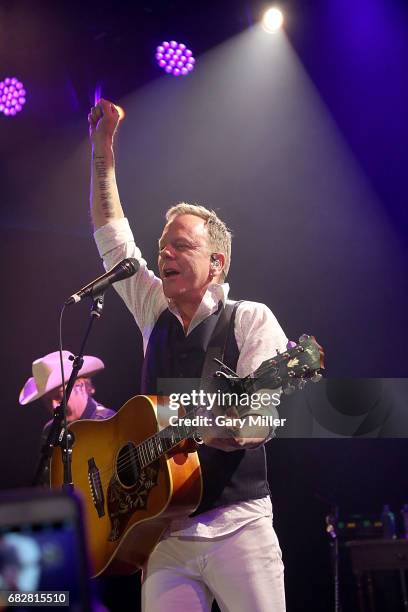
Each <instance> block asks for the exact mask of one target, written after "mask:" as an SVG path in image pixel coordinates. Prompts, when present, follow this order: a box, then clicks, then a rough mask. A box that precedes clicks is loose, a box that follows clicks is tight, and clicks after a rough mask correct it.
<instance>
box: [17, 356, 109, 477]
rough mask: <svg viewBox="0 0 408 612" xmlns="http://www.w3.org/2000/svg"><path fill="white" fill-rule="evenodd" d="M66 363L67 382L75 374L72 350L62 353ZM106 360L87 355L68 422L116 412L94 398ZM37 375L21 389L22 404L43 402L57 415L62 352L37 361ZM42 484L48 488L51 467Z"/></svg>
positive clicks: (64, 363)
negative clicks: (95, 376) (95, 381)
mask: <svg viewBox="0 0 408 612" xmlns="http://www.w3.org/2000/svg"><path fill="white" fill-rule="evenodd" d="M62 363H63V367H64V380H65V382H67V381H68V379H69V377H70V375H71V371H72V363H73V356H72V355H71V353H70V352H69V351H62ZM104 367H105V366H104V364H103V361H101V360H100V359H98V357H92V356H91V355H85V356H84V363H83V365H82V368H81V369H80V371H79V374H78V378H77V379H76V381H75V384H74V387H73V389H72V392H71V396H70V398H69V400H68V404H67V422H68V423H71V422H72V421H77V420H78V419H94V420H99V419H108V418H109V417H111V416H113V415H114V414H115V412H114V411H113V410H110V409H109V408H105V406H102V405H101V404H99V402H97V401H96V400H95V399H94V398H93V397H92V396H93V394H94V393H95V388H94V386H93V384H92V380H91V376H92V375H93V374H96V372H99V370H103V368H104ZM32 372H33V375H32V376H31V377H30V378H29V379H28V380H27V381H26V383H25V385H24V387H23V388H22V389H21V392H20V396H19V403H20V404H21V405H22V406H25V405H26V404H30V403H31V402H34V401H35V400H38V399H41V401H42V403H43V404H44V406H46V407H47V408H48V410H49V411H50V412H53V410H55V409H56V408H57V407H58V406H59V405H60V403H61V402H62V377H61V366H60V357H59V351H55V352H54V353H49V354H48V355H45V356H44V357H40V358H39V359H36V360H35V361H33V366H32ZM50 425H51V421H48V422H47V423H46V424H45V426H44V429H43V432H42V436H41V445H42V446H43V445H44V443H45V441H46V439H47V434H48V430H49V427H50ZM40 481H41V482H39V484H43V485H45V486H47V485H48V484H49V476H48V466H47V467H46V468H45V471H44V473H43V474H42V476H41V478H40Z"/></svg>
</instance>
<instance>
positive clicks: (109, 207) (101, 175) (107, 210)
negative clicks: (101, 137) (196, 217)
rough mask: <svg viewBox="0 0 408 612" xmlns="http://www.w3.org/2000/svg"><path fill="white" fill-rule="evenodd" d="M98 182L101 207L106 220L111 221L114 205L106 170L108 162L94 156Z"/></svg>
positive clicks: (101, 157)
mask: <svg viewBox="0 0 408 612" xmlns="http://www.w3.org/2000/svg"><path fill="white" fill-rule="evenodd" d="M93 159H94V164H95V173H96V180H97V184H98V188H99V197H100V200H101V206H102V210H103V213H104V216H105V218H106V219H111V218H112V217H113V216H114V214H113V210H114V203H113V199H112V194H111V192H110V190H109V187H110V181H109V180H108V171H107V169H106V160H105V158H104V157H103V156H96V155H95V156H94V158H93Z"/></svg>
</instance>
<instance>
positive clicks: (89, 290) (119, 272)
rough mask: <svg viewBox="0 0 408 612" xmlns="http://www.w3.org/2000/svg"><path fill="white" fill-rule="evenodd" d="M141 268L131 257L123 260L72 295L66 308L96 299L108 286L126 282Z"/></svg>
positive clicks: (66, 303)
mask: <svg viewBox="0 0 408 612" xmlns="http://www.w3.org/2000/svg"><path fill="white" fill-rule="evenodd" d="M139 267H140V264H139V262H138V261H137V259H135V258H134V257H129V258H128V259H123V260H122V261H120V262H119V263H118V264H116V266H114V267H113V268H112V269H111V270H109V271H108V272H105V274H102V276H99V277H98V278H96V279H95V280H94V281H92V282H90V283H88V284H87V285H85V287H82V289H80V290H79V291H77V292H76V293H74V294H73V295H71V297H69V298H68V299H67V301H66V302H65V306H69V305H70V304H76V303H77V302H80V301H81V300H82V299H83V298H85V297H88V296H89V297H92V298H95V297H96V296H98V295H99V294H100V293H102V292H103V291H105V289H106V288H107V287H108V285H113V283H117V282H118V281H120V280H124V279H125V278H129V277H130V276H133V274H136V272H137V271H138V269H139Z"/></svg>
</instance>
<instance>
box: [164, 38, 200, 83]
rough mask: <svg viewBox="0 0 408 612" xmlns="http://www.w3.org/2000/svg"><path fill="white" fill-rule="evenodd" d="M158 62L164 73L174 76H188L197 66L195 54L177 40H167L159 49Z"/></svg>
mask: <svg viewBox="0 0 408 612" xmlns="http://www.w3.org/2000/svg"><path fill="white" fill-rule="evenodd" d="M156 60H157V63H158V64H159V66H160V68H162V70H164V72H166V73H167V74H172V75H173V76H186V75H187V74H188V73H189V72H191V71H192V70H193V68H194V64H195V59H194V56H193V52H192V51H191V50H190V49H187V47H186V45H184V44H183V43H178V42H176V41H175V40H171V41H170V42H168V41H167V40H165V41H164V42H162V44H161V45H159V46H158V47H157V49H156Z"/></svg>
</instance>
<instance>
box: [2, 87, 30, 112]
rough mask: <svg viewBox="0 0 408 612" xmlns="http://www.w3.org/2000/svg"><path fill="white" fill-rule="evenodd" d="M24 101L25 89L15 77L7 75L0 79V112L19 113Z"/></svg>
mask: <svg viewBox="0 0 408 612" xmlns="http://www.w3.org/2000/svg"><path fill="white" fill-rule="evenodd" d="M25 103H26V90H25V89H24V85H23V84H22V83H21V81H19V80H18V79H17V78H16V77H13V78H9V77H7V78H6V79H4V81H0V113H3V115H6V117H8V116H14V115H17V113H19V112H20V111H21V110H22V108H23V106H24V104H25Z"/></svg>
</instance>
